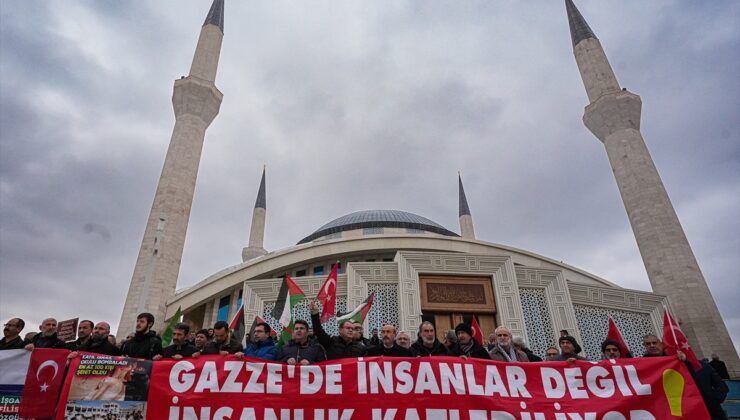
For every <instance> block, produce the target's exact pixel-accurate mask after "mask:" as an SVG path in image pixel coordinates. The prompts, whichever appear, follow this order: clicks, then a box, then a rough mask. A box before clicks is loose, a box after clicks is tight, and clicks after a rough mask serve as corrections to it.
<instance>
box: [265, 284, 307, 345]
mask: <svg viewBox="0 0 740 420" xmlns="http://www.w3.org/2000/svg"><path fill="white" fill-rule="evenodd" d="M305 297H306V294H305V293H303V290H301V288H300V287H298V285H297V284H295V282H294V281H293V279H292V278H290V276H289V275H287V274H286V275H285V277H284V278H283V285H282V286H280V293H278V298H277V301H276V302H275V309H273V310H272V316H273V318H275V319H277V320H278V321H279V322H280V327H281V328H282V331H281V332H280V339H279V340H278V345H279V346H282V345H283V344H285V343H287V342H288V341H289V340H290V339H291V338H292V337H293V308H294V307H295V306H296V305H297V304H298V302H300V301H301V300H303V298H305Z"/></svg>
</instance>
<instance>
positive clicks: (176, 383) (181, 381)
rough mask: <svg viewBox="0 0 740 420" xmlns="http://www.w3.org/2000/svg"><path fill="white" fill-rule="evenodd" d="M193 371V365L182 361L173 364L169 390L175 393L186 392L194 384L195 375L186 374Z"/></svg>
mask: <svg viewBox="0 0 740 420" xmlns="http://www.w3.org/2000/svg"><path fill="white" fill-rule="evenodd" d="M193 369H195V365H193V364H192V363H190V362H188V361H185V360H183V361H182V362H177V363H175V365H174V366H172V370H170V389H172V390H173V391H175V392H178V393H183V392H187V390H188V389H190V387H192V386H193V384H194V383H195V374H192V373H187V372H190V371H192V370H193Z"/></svg>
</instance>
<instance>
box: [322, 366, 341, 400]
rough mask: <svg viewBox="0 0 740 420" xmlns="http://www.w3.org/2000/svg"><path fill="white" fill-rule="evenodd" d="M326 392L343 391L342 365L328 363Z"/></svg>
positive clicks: (336, 392) (339, 392) (338, 392)
mask: <svg viewBox="0 0 740 420" xmlns="http://www.w3.org/2000/svg"><path fill="white" fill-rule="evenodd" d="M324 367H325V368H326V393H327V394H331V395H334V394H341V393H342V365H326V366H324Z"/></svg>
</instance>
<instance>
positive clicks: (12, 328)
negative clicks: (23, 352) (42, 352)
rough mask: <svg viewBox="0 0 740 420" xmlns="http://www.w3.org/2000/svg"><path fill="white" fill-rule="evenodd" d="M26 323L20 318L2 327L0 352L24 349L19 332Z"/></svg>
mask: <svg viewBox="0 0 740 420" xmlns="http://www.w3.org/2000/svg"><path fill="white" fill-rule="evenodd" d="M25 326H26V323H25V322H24V321H23V320H22V319H20V318H13V319H11V320H10V321H8V322H6V323H5V325H4V326H3V338H0V350H17V349H22V348H23V347H25V345H26V343H25V342H24V341H23V339H22V338H21V331H23V327H25Z"/></svg>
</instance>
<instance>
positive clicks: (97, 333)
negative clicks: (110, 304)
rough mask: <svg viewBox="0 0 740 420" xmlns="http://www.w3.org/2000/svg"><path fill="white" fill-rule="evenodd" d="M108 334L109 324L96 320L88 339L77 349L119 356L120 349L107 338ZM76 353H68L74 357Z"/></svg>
mask: <svg viewBox="0 0 740 420" xmlns="http://www.w3.org/2000/svg"><path fill="white" fill-rule="evenodd" d="M109 335H110V324H108V323H107V322H98V323H97V324H95V328H93V331H92V334H90V339H89V340H87V342H85V343H84V344H82V345H81V346H80V347H79V348H78V351H86V352H89V353H97V354H107V355H108V356H120V355H121V351H120V350H119V349H118V347H116V346H115V345H114V344H113V343H111V342H110V341H109V340H108V336H109ZM75 355H76V353H74V352H73V353H70V356H71V357H74V356H75Z"/></svg>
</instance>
